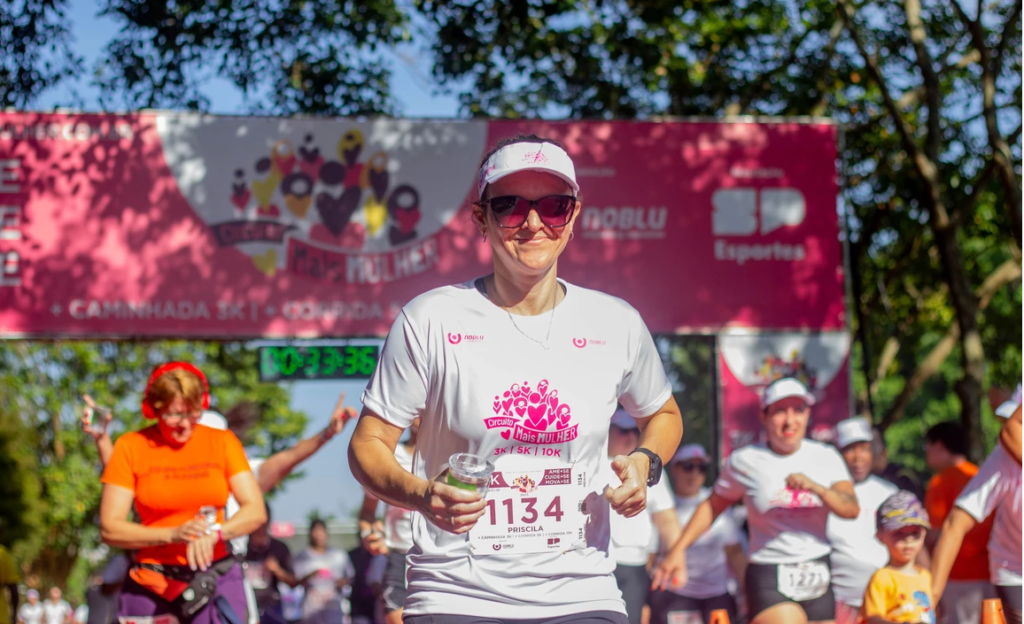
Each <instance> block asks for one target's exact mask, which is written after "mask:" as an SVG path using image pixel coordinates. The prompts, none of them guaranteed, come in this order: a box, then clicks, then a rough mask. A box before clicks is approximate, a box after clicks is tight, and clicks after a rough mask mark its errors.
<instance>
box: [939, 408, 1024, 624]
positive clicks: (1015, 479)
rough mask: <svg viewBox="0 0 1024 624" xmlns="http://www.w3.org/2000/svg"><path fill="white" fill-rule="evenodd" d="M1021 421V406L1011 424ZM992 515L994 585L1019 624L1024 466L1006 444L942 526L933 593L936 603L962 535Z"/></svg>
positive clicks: (1010, 619) (1009, 617)
mask: <svg viewBox="0 0 1024 624" xmlns="http://www.w3.org/2000/svg"><path fill="white" fill-rule="evenodd" d="M1020 418H1021V411H1020V407H1019V406H1018V407H1017V411H1016V412H1015V413H1014V414H1013V416H1012V417H1011V420H1015V421H1016V423H1017V424H1018V425H1019V424H1020ZM1018 450H1019V442H1018ZM993 513H994V514H995V520H994V521H993V523H992V536H991V537H990V538H989V541H988V558H989V571H990V573H991V575H992V577H991V578H992V584H993V585H995V587H996V593H997V594H998V595H999V599H1000V600H1001V601H1002V603H1003V611H1004V612H1005V614H1006V621H1007V622H1008V623H1009V624H1021V465H1020V464H1018V463H1017V462H1016V461H1015V460H1014V459H1013V458H1012V457H1011V456H1010V454H1009V453H1008V452H1007V451H1006V449H1004V448H1003V446H1002V444H997V445H996V447H995V449H993V450H992V454H991V455H989V456H988V459H986V460H985V463H984V464H982V465H981V467H980V468H979V469H978V473H977V474H976V475H974V477H973V478H972V479H971V480H970V481H969V482H968V483H967V485H966V486H965V487H964V489H963V491H962V492H960V497H959V498H957V499H956V507H954V508H953V511H951V512H950V514H949V516H948V517H947V518H946V521H945V522H944V523H943V525H942V535H941V537H940V538H939V543H938V544H936V545H935V552H934V553H933V555H932V582H933V588H932V593H933V594H934V596H935V602H938V601H939V599H940V598H941V597H942V592H943V591H944V590H945V588H946V582H947V581H948V579H949V571H950V569H951V568H952V567H953V561H954V560H955V559H956V554H957V552H958V551H959V550H960V545H961V544H962V543H963V539H964V535H966V534H967V532H968V531H970V530H971V529H973V528H974V526H975V525H976V524H977V523H979V522H982V521H983V520H985V518H988V517H989V516H990V515H992V514H993Z"/></svg>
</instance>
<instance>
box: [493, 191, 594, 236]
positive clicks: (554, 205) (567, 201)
mask: <svg viewBox="0 0 1024 624" xmlns="http://www.w3.org/2000/svg"><path fill="white" fill-rule="evenodd" d="M485 204H486V205H489V206H490V207H491V213H492V214H493V215H494V220H495V221H497V223H498V225H499V226H500V227H503V228H517V227H522V226H523V224H524V223H526V218H527V217H528V216H529V215H530V210H531V209H534V210H536V211H537V216H538V217H540V222H541V223H543V224H544V225H546V226H547V227H549V228H560V227H565V226H566V224H568V223H569V218H570V217H571V216H572V211H573V208H575V207H576V198H575V197H573V196H572V195H548V196H547V197H541V198H540V199H538V200H535V201H534V200H530V199H526V198H525V197H519V196H518V195H502V196H501V197H492V198H490V199H482V200H480V205H481V206H483V205H485Z"/></svg>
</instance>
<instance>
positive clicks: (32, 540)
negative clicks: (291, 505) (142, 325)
mask: <svg viewBox="0 0 1024 624" xmlns="http://www.w3.org/2000/svg"><path fill="white" fill-rule="evenodd" d="M256 357H257V356H256V353H255V351H253V350H249V349H247V348H246V347H245V345H243V344H240V343H201V342H184V341H173V342H172V341H164V342H151V343H127V342H118V343H112V342H99V343H96V342H92V343H90V342H76V341H58V342H52V343H24V342H22V343H13V342H6V343H0V381H2V382H3V383H4V384H5V385H6V388H7V391H5V392H4V393H3V397H4V402H3V404H2V405H0V407H2V409H0V448H3V445H4V444H5V443H6V444H7V445H8V446H9V448H12V449H13V450H12V451H11V452H10V453H0V469H2V468H3V467H4V466H5V465H10V466H11V470H10V474H12V475H15V478H12V479H9V480H5V481H4V483H3V485H0V488H10V492H11V494H10V497H8V496H7V495H6V492H4V490H3V489H0V514H3V518H4V521H5V524H8V523H9V526H10V527H11V533H12V537H14V538H18V537H20V538H21V541H19V542H18V545H17V549H16V553H17V555H18V557H19V560H21V561H30V562H33V563H32V567H31V573H32V574H35V575H38V577H39V579H40V581H41V582H42V583H43V584H44V585H45V584H49V583H57V584H60V585H62V586H65V585H66V584H67V583H68V580H69V578H70V579H71V580H72V581H74V583H72V585H74V586H81V587H82V588H83V589H84V587H85V579H86V578H87V574H88V573H89V570H90V568H91V565H90V562H91V561H93V560H94V555H96V554H97V551H96V549H97V548H98V547H99V544H100V539H99V531H98V525H97V519H98V512H99V496H100V490H101V484H100V482H99V474H98V472H97V471H98V457H97V454H96V449H95V445H94V444H93V441H92V438H90V437H89V436H87V435H85V434H83V433H82V432H81V430H80V427H79V423H78V417H79V415H80V413H81V408H82V405H83V404H82V400H81V395H82V394H86V393H87V394H90V395H92V397H93V398H94V399H95V400H96V401H97V402H98V403H99V404H101V405H107V406H110V407H111V408H113V411H114V422H113V424H112V431H113V432H114V433H113V434H114V436H115V438H116V436H117V435H118V433H120V432H124V431H132V430H137V429H139V428H141V427H143V426H146V425H147V424H148V423H146V422H145V420H144V419H143V418H142V415H141V413H140V410H139V404H140V399H141V393H142V390H143V389H144V388H145V384H146V381H147V379H148V378H149V375H150V373H151V372H152V370H153V368H154V367H156V366H157V365H159V364H162V363H164V362H168V361H173V360H186V361H190V362H193V363H194V364H196V365H197V366H198V367H199V368H200V369H201V370H203V372H204V373H205V374H206V375H207V377H208V378H209V381H210V385H211V395H212V396H211V408H212V409H214V410H218V411H227V410H228V408H230V407H232V406H233V405H234V404H235V403H238V402H241V401H248V402H251V403H252V404H253V405H254V407H255V409H256V411H257V415H258V416H257V419H256V422H255V424H254V426H253V427H252V430H251V435H249V436H248V438H249V439H248V440H243V441H244V442H245V443H246V444H247V447H248V449H249V452H250V454H251V455H252V456H266V455H269V454H272V453H274V452H276V451H278V450H281V449H283V448H287V447H289V446H291V445H292V444H294V443H295V442H296V440H297V438H298V437H299V436H300V435H301V434H302V432H303V430H304V429H305V426H306V421H307V418H306V415H305V414H303V413H301V412H297V411H294V410H292V409H291V408H290V407H289V392H288V391H287V390H286V389H284V388H282V387H280V386H278V385H276V384H262V383H260V382H259V379H258V375H257V372H256V371H257V367H256V364H257V363H256ZM10 414H18V415H20V418H17V417H12V416H11V415H10ZM4 462H7V464H5V463H4ZM20 475H24V476H23V477H22V476H20ZM19 488H20V489H19ZM19 492H20V494H19ZM19 496H20V498H19ZM19 500H22V501H24V502H23V503H18V501H19ZM19 505H20V507H19ZM83 556H85V557H86V558H87V559H88V561H86V560H83V559H82V557H83ZM68 589H69V591H70V590H72V589H73V587H72V586H68Z"/></svg>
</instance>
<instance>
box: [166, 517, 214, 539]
mask: <svg viewBox="0 0 1024 624" xmlns="http://www.w3.org/2000/svg"><path fill="white" fill-rule="evenodd" d="M203 535H206V518H193V519H191V520H189V521H188V522H186V523H185V524H183V525H181V526H179V527H176V528H175V529H174V531H173V532H172V533H171V541H172V542H174V543H175V544H178V543H181V542H191V541H193V540H195V539H197V538H199V537H202V536H203Z"/></svg>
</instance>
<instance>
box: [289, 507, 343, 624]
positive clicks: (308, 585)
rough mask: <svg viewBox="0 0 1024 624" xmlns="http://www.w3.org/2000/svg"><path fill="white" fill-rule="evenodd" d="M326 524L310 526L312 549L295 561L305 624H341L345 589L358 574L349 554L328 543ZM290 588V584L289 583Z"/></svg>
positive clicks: (315, 522)
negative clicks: (301, 594)
mask: <svg viewBox="0 0 1024 624" xmlns="http://www.w3.org/2000/svg"><path fill="white" fill-rule="evenodd" d="M327 538H328V535H327V524H326V523H325V522H324V521H323V520H314V521H313V522H311V523H310V525H309V548H307V549H305V550H303V551H302V552H301V553H299V554H298V555H296V557H295V563H294V565H295V579H288V580H286V581H285V582H289V581H293V580H296V579H297V580H298V581H299V583H301V584H302V586H303V587H305V589H306V592H305V595H304V596H303V600H302V624H342V623H343V621H344V614H345V612H346V611H347V605H343V604H342V600H343V599H344V589H345V588H346V587H347V586H349V585H351V583H352V578H353V577H355V575H356V571H355V568H354V567H353V566H352V561H351V560H350V559H349V558H348V553H346V552H345V551H344V550H341V549H338V548H331V547H330V546H329V545H328V543H327ZM289 584H290V583H289Z"/></svg>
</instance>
